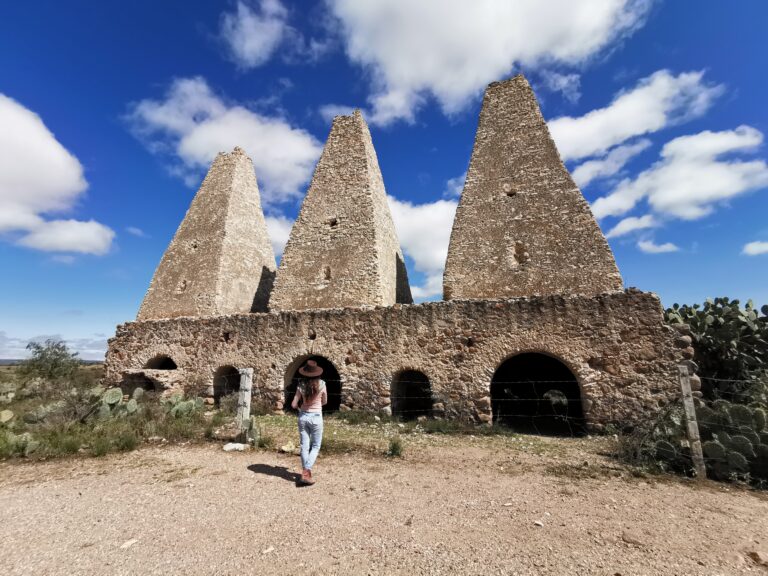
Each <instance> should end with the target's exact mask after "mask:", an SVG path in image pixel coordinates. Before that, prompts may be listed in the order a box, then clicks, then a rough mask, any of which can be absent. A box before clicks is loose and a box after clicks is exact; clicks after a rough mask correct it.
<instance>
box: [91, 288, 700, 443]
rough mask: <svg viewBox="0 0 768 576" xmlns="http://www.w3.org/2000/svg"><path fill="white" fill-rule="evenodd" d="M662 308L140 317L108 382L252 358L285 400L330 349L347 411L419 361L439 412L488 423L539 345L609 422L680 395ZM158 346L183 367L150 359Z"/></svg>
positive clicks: (579, 304)
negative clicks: (500, 386) (512, 369)
mask: <svg viewBox="0 0 768 576" xmlns="http://www.w3.org/2000/svg"><path fill="white" fill-rule="evenodd" d="M660 318H661V306H660V303H659V300H658V298H657V297H656V296H655V295H653V294H650V293H644V292H639V291H636V290H630V291H627V292H614V293H611V294H604V295H598V296H594V297H585V296H546V297H535V298H518V299H511V300H476V301H473V300H463V301H461V300H456V301H452V302H434V303H425V304H413V305H395V306H391V307H378V308H373V309H337V310H320V311H302V312H298V311H294V312H281V313H269V314H247V315H232V316H225V317H216V318H178V319H169V320H156V321H145V322H133V323H129V324H123V325H121V326H119V327H118V329H117V335H116V337H115V338H113V339H112V340H111V341H110V345H109V352H108V355H107V371H106V381H107V383H109V384H113V385H118V384H120V383H121V381H122V380H123V379H124V378H125V377H126V376H130V375H135V374H144V373H146V374H147V375H148V376H150V377H151V379H153V380H155V381H156V382H157V383H158V385H160V386H162V387H167V389H169V390H171V389H178V388H183V387H185V386H186V387H191V386H193V385H194V384H196V383H200V382H202V383H203V384H208V385H212V381H213V375H214V372H215V371H216V370H217V369H218V368H220V367H222V366H235V367H252V368H253V369H254V375H253V394H254V397H255V398H260V399H262V400H264V401H267V402H269V403H270V404H271V405H272V406H273V407H274V408H275V409H280V408H282V407H283V406H282V401H283V390H284V388H285V387H286V386H287V385H288V383H289V382H290V378H291V376H292V375H293V373H294V370H295V369H296V367H297V366H298V365H299V364H300V363H301V362H302V361H303V360H304V359H306V358H307V357H308V356H310V355H320V356H323V357H325V358H327V359H328V360H330V361H331V362H332V363H333V364H334V366H335V367H336V369H337V370H338V372H339V374H340V376H341V380H342V409H346V408H350V409H364V410H374V411H384V412H387V411H388V408H389V407H390V395H391V384H392V381H393V378H395V377H396V375H397V374H399V373H400V372H402V371H404V370H418V371H421V372H423V373H424V374H425V375H426V376H427V377H428V378H429V381H430V385H431V390H432V396H433V401H434V406H433V411H434V414H435V415H436V416H444V417H451V418H461V419H465V420H473V421H479V422H489V421H490V420H491V399H490V382H491V378H492V377H493V374H494V372H495V371H496V369H497V368H498V367H499V366H500V365H501V363H502V362H503V361H504V360H506V359H507V358H509V357H511V356H514V355H516V354H518V353H521V352H540V353H543V354H547V355H550V356H553V357H555V358H557V359H559V360H560V361H562V362H563V363H564V364H565V365H566V366H567V367H568V368H569V369H570V370H571V371H572V372H573V374H574V376H575V377H576V379H577V381H578V384H579V388H580V390H581V400H582V407H583V410H584V414H585V417H586V420H587V424H588V426H589V427H590V428H592V429H599V428H601V427H602V426H604V425H605V424H607V423H617V424H619V425H626V424H628V423H631V422H634V421H636V420H637V419H638V418H640V417H641V416H643V415H645V414H647V413H649V412H654V411H656V410H658V408H659V407H660V406H663V405H664V404H665V403H666V402H668V401H669V400H670V399H672V398H673V397H675V396H676V395H677V394H678V389H677V380H676V365H677V364H678V363H679V362H681V361H683V360H684V359H685V358H686V357H690V355H691V353H692V351H691V350H690V349H689V348H688V345H689V343H688V341H687V340H686V339H685V338H680V337H679V334H678V333H677V332H675V331H674V330H672V329H671V328H670V327H668V326H666V325H664V324H663V323H662V322H661V321H660ZM159 355H163V356H169V357H170V358H172V359H173V360H174V362H176V364H177V365H178V369H177V370H170V371H159V370H144V369H143V367H144V366H145V365H146V364H147V363H148V362H149V361H150V360H151V359H152V358H155V357H157V356H159Z"/></svg>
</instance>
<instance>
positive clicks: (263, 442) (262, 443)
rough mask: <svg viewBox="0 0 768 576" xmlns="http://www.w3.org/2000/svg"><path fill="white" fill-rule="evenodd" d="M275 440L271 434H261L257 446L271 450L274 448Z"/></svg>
mask: <svg viewBox="0 0 768 576" xmlns="http://www.w3.org/2000/svg"><path fill="white" fill-rule="evenodd" d="M274 445H275V439H274V438H273V437H272V436H270V435H269V434H259V437H258V438H257V440H256V446H258V447H259V448H264V449H270V448H272V447H274Z"/></svg>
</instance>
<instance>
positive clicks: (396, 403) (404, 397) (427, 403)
mask: <svg viewBox="0 0 768 576" xmlns="http://www.w3.org/2000/svg"><path fill="white" fill-rule="evenodd" d="M390 399H391V400H392V415H393V416H395V417H397V418H400V419H402V420H415V419H416V418H418V417H419V416H429V415H430V414H432V387H431V386H430V384H429V378H427V375H426V374H424V373H423V372H419V371H418V370H403V371H402V372H400V373H399V374H397V375H396V376H395V377H394V378H393V379H392V389H391V392H390Z"/></svg>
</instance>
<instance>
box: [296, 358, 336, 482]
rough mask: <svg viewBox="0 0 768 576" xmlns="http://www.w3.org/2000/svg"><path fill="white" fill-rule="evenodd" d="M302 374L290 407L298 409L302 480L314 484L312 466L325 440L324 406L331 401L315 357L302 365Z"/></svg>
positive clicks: (300, 370) (300, 369)
mask: <svg viewBox="0 0 768 576" xmlns="http://www.w3.org/2000/svg"><path fill="white" fill-rule="evenodd" d="M299 374H301V375H302V376H304V378H302V379H301V380H300V381H299V385H298V386H297V387H296V395H295V396H294V397H293V402H291V407H292V408H293V409H294V410H298V409H299V402H301V410H299V439H300V442H301V480H300V482H301V483H302V484H314V483H315V480H314V479H313V478H312V466H314V464H315V460H317V454H318V452H320V444H321V443H322V441H323V406H325V404H326V402H328V392H327V391H326V389H325V382H324V381H322V380H321V379H320V376H321V375H322V374H323V369H322V368H320V366H318V365H317V362H315V361H314V360H307V363H306V364H304V366H302V367H301V368H299Z"/></svg>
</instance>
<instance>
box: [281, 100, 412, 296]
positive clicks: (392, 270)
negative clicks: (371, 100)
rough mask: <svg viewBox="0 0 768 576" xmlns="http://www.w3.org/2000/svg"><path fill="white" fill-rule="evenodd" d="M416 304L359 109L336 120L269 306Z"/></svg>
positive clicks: (366, 128) (288, 245)
mask: <svg viewBox="0 0 768 576" xmlns="http://www.w3.org/2000/svg"><path fill="white" fill-rule="evenodd" d="M411 301H412V300H411V291H410V288H409V286H408V278H407V275H406V271H405V265H404V263H403V254H402V252H401V250H400V243H399V242H398V239H397V234H396V233H395V226H394V223H393V221H392V215H391V213H390V211H389V206H388V205H387V196H386V192H385V190H384V181H383V180H382V177H381V171H380V170H379V161H378V159H377V158H376V151H375V150H374V149H373V143H372V141H371V134H370V132H369V130H368V126H367V125H366V123H365V121H364V120H363V117H362V115H361V114H360V111H359V110H358V111H355V113H354V114H352V115H351V116H337V117H336V118H334V120H333V126H332V127H331V133H330V135H329V136H328V141H327V142H326V144H325V148H324V149H323V153H322V155H321V157H320V161H319V162H318V164H317V167H316V168H315V174H314V176H313V177H312V183H311V184H310V186H309V191H308V192H307V195H306V197H305V198H304V202H303V203H302V206H301V211H300V213H299V217H298V219H297V220H296V223H295V224H294V225H293V229H292V230H291V235H290V238H289V239H288V243H287V245H286V247H285V251H284V252H283V257H282V259H281V261H280V268H279V269H278V271H277V278H276V280H275V287H274V290H273V291H272V297H271V299H270V309H272V310H306V309H315V308H344V307H359V306H387V305H392V304H395V303H397V302H404V303H408V302H411Z"/></svg>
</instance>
